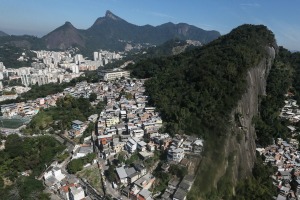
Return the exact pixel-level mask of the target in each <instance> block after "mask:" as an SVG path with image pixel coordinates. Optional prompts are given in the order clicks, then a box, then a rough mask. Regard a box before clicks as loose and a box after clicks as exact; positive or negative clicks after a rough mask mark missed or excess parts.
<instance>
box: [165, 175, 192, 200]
mask: <svg viewBox="0 0 300 200" xmlns="http://www.w3.org/2000/svg"><path fill="white" fill-rule="evenodd" d="M194 180H195V178H194V176H192V175H186V176H185V177H184V178H183V179H182V181H180V180H178V178H172V179H171V180H170V181H169V184H168V187H167V189H166V190H165V192H164V193H163V195H162V196H161V198H162V199H163V200H184V199H186V196H187V193H188V192H189V191H190V189H191V188H192V185H193V183H194Z"/></svg>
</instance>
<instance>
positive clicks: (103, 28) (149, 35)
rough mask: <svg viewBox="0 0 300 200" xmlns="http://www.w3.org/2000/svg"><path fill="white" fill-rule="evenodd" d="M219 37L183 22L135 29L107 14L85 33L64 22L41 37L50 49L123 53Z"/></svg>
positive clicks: (218, 34)
mask: <svg viewBox="0 0 300 200" xmlns="http://www.w3.org/2000/svg"><path fill="white" fill-rule="evenodd" d="M219 36H220V33H219V32H217V31H205V30H203V29H201V28H197V27H195V26H192V25H188V24H185V23H180V24H173V23H170V22H169V23H166V24H162V25H160V26H156V27H154V26H151V25H145V26H137V25H134V24H131V23H129V22H127V21H125V20H123V19H122V18H120V17H118V16H116V15H115V14H113V13H112V12H110V11H107V12H106V14H105V16H104V17H100V18H98V19H97V20H96V21H95V23H94V24H93V25H92V26H91V27H90V28H88V29H87V30H79V29H76V28H75V27H74V26H73V25H72V24H71V23H69V22H67V23H65V24H64V25H63V26H61V27H59V28H57V29H55V30H54V31H52V32H50V33H49V34H47V35H45V36H44V37H43V39H44V40H45V43H46V46H47V47H48V48H51V49H65V48H68V47H70V46H79V47H83V48H89V49H93V50H96V49H100V48H102V49H111V50H124V47H125V46H126V45H127V44H128V43H130V44H137V43H150V44H154V45H158V44H162V43H164V42H166V41H168V40H170V39H173V38H178V39H181V40H187V39H190V40H197V41H199V42H201V43H202V44H206V43H208V42H210V41H212V40H214V39H216V38H218V37H219Z"/></svg>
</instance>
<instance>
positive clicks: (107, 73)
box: [98, 69, 130, 81]
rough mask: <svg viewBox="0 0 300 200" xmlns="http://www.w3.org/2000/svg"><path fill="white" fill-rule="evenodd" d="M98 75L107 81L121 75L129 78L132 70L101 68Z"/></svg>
mask: <svg viewBox="0 0 300 200" xmlns="http://www.w3.org/2000/svg"><path fill="white" fill-rule="evenodd" d="M98 75H99V77H100V78H101V79H103V80H105V81H112V80H116V79H119V78H121V77H124V78H129V77H130V72H129V71H123V70H120V69H119V70H100V71H99V72H98Z"/></svg>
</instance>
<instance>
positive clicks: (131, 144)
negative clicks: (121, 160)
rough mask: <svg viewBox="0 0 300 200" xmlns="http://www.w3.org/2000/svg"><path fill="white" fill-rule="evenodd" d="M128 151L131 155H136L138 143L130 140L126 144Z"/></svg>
mask: <svg viewBox="0 0 300 200" xmlns="http://www.w3.org/2000/svg"><path fill="white" fill-rule="evenodd" d="M126 149H127V151H128V152H129V153H134V152H135V151H136V149H137V142H136V141H135V140H134V139H132V138H129V139H128V141H127V143H126Z"/></svg>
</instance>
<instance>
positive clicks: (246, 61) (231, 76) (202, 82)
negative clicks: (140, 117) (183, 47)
mask: <svg viewBox="0 0 300 200" xmlns="http://www.w3.org/2000/svg"><path fill="white" fill-rule="evenodd" d="M270 44H271V45H272V44H274V45H275V40H274V36H273V34H272V33H271V32H270V31H269V30H268V29H267V28H266V27H265V26H254V25H243V26H240V27H238V28H236V29H234V30H233V31H232V32H231V33H230V34H228V35H225V36H223V37H221V38H219V39H217V40H216V41H214V42H212V43H211V44H209V45H208V46H206V47H203V48H201V49H196V50H192V51H189V52H187V53H184V54H181V55H178V56H173V57H169V58H163V59H152V60H147V61H144V62H142V63H138V64H137V65H136V66H135V68H134V70H133V72H132V73H133V75H135V76H137V77H142V78H149V77H153V78H152V79H150V80H149V81H148V82H147V83H146V87H147V93H148V94H149V95H150V103H152V104H154V105H156V106H157V108H158V109H159V111H161V112H162V116H163V118H164V120H165V121H167V122H168V126H167V128H168V130H169V131H170V132H171V133H177V132H178V131H179V130H184V131H185V132H188V133H191V134H198V135H202V136H205V135H206V134H211V133H212V132H214V133H215V134H217V135H221V134H225V131H224V128H225V127H226V124H227V121H228V115H229V113H230V112H231V111H232V109H233V108H234V106H235V105H236V102H237V101H238V100H239V99H240V97H241V95H242V94H243V92H244V91H245V88H246V84H245V75H246V72H247V69H248V68H250V67H251V66H254V65H256V64H257V63H258V62H259V61H260V60H261V58H262V57H263V56H264V55H265V47H266V46H268V45H270ZM195 124H197V126H195ZM216 124H218V126H216Z"/></svg>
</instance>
